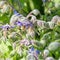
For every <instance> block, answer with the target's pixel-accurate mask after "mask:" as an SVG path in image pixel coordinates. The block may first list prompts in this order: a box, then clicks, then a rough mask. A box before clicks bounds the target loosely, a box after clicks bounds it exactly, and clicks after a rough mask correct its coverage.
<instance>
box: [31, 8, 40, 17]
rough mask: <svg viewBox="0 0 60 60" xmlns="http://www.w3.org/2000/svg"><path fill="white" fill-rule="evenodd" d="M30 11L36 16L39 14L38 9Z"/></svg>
mask: <svg viewBox="0 0 60 60" xmlns="http://www.w3.org/2000/svg"><path fill="white" fill-rule="evenodd" d="M31 13H33V14H34V15H36V16H37V15H38V14H40V11H39V10H38V9H34V10H33V11H32V12H31Z"/></svg>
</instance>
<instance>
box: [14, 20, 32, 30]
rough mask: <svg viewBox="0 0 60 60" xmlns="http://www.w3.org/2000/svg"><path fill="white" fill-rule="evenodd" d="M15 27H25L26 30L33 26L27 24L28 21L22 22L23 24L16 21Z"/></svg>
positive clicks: (29, 23)
mask: <svg viewBox="0 0 60 60" xmlns="http://www.w3.org/2000/svg"><path fill="white" fill-rule="evenodd" d="M15 25H17V26H25V28H26V29H27V28H28V27H32V26H33V24H32V23H31V22H29V21H23V22H20V21H17V22H16V23H15Z"/></svg>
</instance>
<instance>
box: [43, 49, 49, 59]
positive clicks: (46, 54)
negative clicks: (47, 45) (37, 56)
mask: <svg viewBox="0 0 60 60" xmlns="http://www.w3.org/2000/svg"><path fill="white" fill-rule="evenodd" d="M48 55H49V50H47V49H45V50H44V51H43V56H44V58H46V57H47V56H48Z"/></svg>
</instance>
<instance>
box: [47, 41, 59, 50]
mask: <svg viewBox="0 0 60 60" xmlns="http://www.w3.org/2000/svg"><path fill="white" fill-rule="evenodd" d="M58 48H60V43H59V42H51V43H50V44H49V46H48V49H49V50H50V51H55V50H57V49H58Z"/></svg>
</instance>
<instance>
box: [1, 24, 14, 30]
mask: <svg viewBox="0 0 60 60" xmlns="http://www.w3.org/2000/svg"><path fill="white" fill-rule="evenodd" d="M0 28H2V29H6V30H8V29H10V28H14V26H10V25H8V24H6V25H3V26H0Z"/></svg>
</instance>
